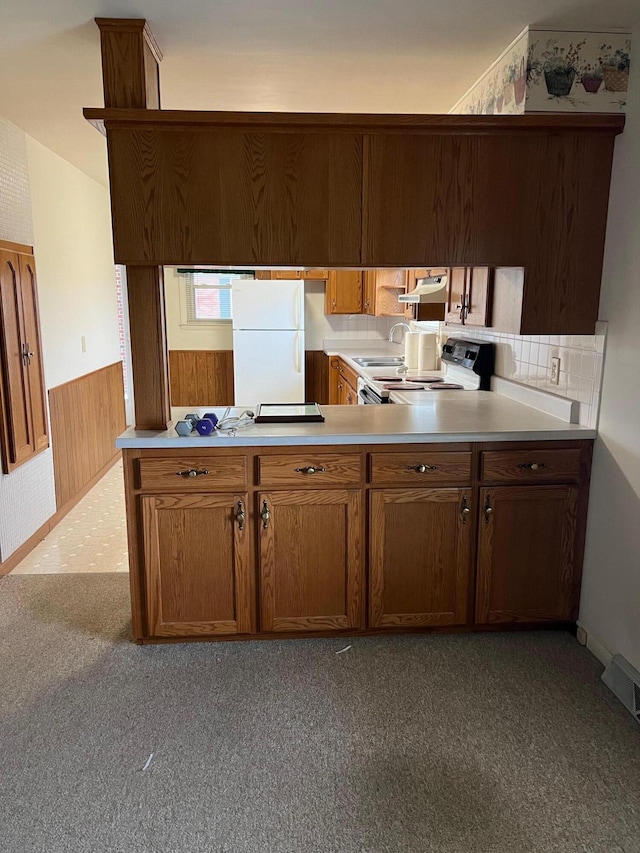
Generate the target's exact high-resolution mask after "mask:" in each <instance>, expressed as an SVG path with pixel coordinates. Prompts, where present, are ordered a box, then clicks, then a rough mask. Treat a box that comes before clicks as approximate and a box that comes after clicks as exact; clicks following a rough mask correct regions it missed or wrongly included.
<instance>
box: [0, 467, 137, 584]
mask: <svg viewBox="0 0 640 853" xmlns="http://www.w3.org/2000/svg"><path fill="white" fill-rule="evenodd" d="M121 456H122V453H121V451H120V450H118V451H117V452H116V453H115V454H114V455H113V456H112V457H111V459H110V460H109V461H108V462H107V464H106V465H103V466H102V468H101V469H100V470H99V471H98V473H97V474H95V475H94V476H93V477H92V478H91V479H90V480H89V482H88V483H87V484H86V485H84V486H83V487H82V488H81V489H80V491H79V492H78V493H77V494H76V495H74V496H73V498H71V500H70V501H67V502H66V504H65V505H64V506H62V507H60V509H59V510H57V511H56V512H55V513H54V514H53V515H52V516H51V518H49V519H48V520H47V521H45V523H44V524H43V525H42V526H41V527H39V528H38V529H37V530H36V532H35V533H34V534H33V535H32V536H30V537H29V538H28V539H27V541H26V542H23V543H22V545H20V546H19V547H18V548H16V550H15V551H14V552H13V554H11V555H10V556H9V557H7V559H6V560H5V561H4V563H0V577H2V575H8V574H9V572H11V571H13V569H15V567H16V566H17V565H18V563H21V562H22V561H23V560H24V558H25V557H26V556H27V555H28V554H30V553H31V551H33V549H34V548H35V547H36V545H37V544H38V543H39V542H42V540H43V539H44V538H45V536H47V535H48V534H49V533H51V531H52V530H53V528H54V527H55V526H56V525H57V524H59V523H60V522H61V521H62V519H63V518H64V517H65V515H67V513H68V512H71V510H72V509H73V508H74V506H75V505H76V504H77V503H79V502H80V501H81V500H82V498H83V497H85V495H87V494H88V493H89V492H90V491H91V489H92V488H93V487H94V486H95V485H96V483H98V482H99V481H100V480H101V479H102V478H103V477H104V475H105V474H106V473H107V471H109V470H110V469H111V468H113V466H114V465H115V464H116V462H118V460H119V459H120V458H121Z"/></svg>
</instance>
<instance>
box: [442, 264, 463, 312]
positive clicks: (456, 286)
mask: <svg viewBox="0 0 640 853" xmlns="http://www.w3.org/2000/svg"><path fill="white" fill-rule="evenodd" d="M467 274H468V270H467V269H465V268H464V267H453V268H452V269H451V270H449V290H448V293H447V312H446V314H445V320H446V322H447V323H448V324H449V325H454V324H455V325H462V324H463V323H464V305H465V300H466V298H467Z"/></svg>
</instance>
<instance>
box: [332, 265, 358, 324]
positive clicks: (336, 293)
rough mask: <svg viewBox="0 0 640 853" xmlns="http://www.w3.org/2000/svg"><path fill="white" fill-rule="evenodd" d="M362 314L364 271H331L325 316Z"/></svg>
mask: <svg viewBox="0 0 640 853" xmlns="http://www.w3.org/2000/svg"><path fill="white" fill-rule="evenodd" d="M361 313H362V271H361V270H329V279H328V281H327V289H326V299H325V314H361Z"/></svg>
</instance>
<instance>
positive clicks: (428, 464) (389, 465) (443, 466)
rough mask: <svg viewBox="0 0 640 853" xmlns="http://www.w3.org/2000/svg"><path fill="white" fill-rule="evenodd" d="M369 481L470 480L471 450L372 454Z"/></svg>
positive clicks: (423, 481) (452, 481)
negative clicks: (469, 451)
mask: <svg viewBox="0 0 640 853" xmlns="http://www.w3.org/2000/svg"><path fill="white" fill-rule="evenodd" d="M369 460H370V461H369V480H370V482H372V483H376V484H381V483H385V484H389V485H393V484H396V483H397V484H398V485H401V484H402V485H404V484H406V483H411V484H414V485H420V486H427V485H429V484H431V483H470V482H471V453H468V452H453V451H452V452H448V451H429V450H427V451H422V450H417V451H415V452H412V453H372V454H371V456H370V457H369Z"/></svg>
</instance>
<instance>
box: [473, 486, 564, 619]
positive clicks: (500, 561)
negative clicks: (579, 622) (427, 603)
mask: <svg viewBox="0 0 640 853" xmlns="http://www.w3.org/2000/svg"><path fill="white" fill-rule="evenodd" d="M480 500H481V503H480V507H479V512H480V521H479V530H478V574H477V586H476V621H477V622H478V623H487V622H541V621H548V620H552V621H561V620H565V619H569V618H570V614H571V591H572V583H573V571H574V542H575V532H576V512H577V502H578V489H577V488H576V487H575V486H500V487H497V488H484V489H481V490H480Z"/></svg>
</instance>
